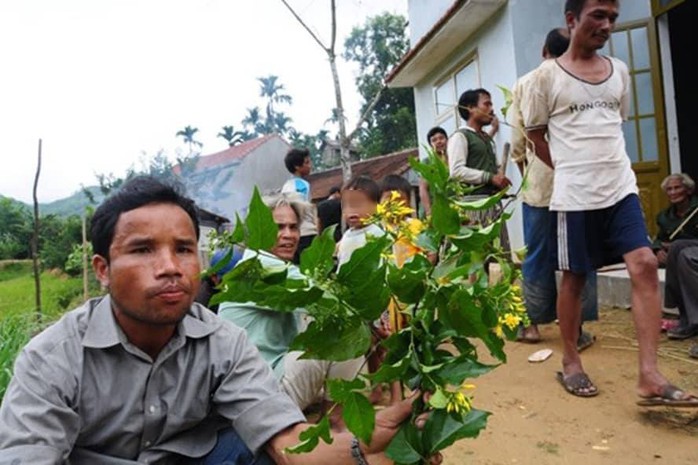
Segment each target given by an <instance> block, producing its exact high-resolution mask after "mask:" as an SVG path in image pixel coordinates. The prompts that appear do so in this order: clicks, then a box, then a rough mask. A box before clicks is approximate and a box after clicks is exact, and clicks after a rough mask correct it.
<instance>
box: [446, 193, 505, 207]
mask: <svg viewBox="0 0 698 465" xmlns="http://www.w3.org/2000/svg"><path fill="white" fill-rule="evenodd" d="M506 191H507V189H504V190H502V191H499V192H497V193H496V194H495V195H492V196H489V197H486V198H484V199H480V200H472V201H468V202H464V201H459V200H453V203H454V204H456V205H458V206H459V207H460V208H462V209H463V210H488V209H490V208H492V207H494V206H495V205H496V204H497V203H498V202H499V201H500V200H502V197H504V194H506Z"/></svg>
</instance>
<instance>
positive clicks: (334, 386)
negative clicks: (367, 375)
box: [327, 378, 366, 403]
mask: <svg viewBox="0 0 698 465" xmlns="http://www.w3.org/2000/svg"><path fill="white" fill-rule="evenodd" d="M365 388H366V384H365V383H364V382H363V381H361V379H359V378H354V379H341V378H332V379H328V380H327V391H328V392H329V393H330V398H331V399H332V400H334V401H335V402H340V403H341V402H345V401H346V400H347V398H348V397H349V396H350V395H351V394H352V392H354V391H357V390H362V389H365Z"/></svg>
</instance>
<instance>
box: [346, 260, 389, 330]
mask: <svg viewBox="0 0 698 465" xmlns="http://www.w3.org/2000/svg"><path fill="white" fill-rule="evenodd" d="M339 296H340V297H341V298H342V299H343V300H344V301H345V302H346V303H348V304H349V305H351V307H352V308H353V309H354V310H355V311H356V312H357V313H358V314H359V315H361V317H363V319H364V320H368V321H373V320H375V319H377V318H378V317H380V315H381V313H383V311H384V310H385V309H386V308H387V307H388V303H389V302H390V289H388V287H387V286H386V285H385V266H381V267H380V268H379V269H378V270H376V271H374V272H372V273H371V274H369V275H366V276H364V280H363V282H362V283H360V284H359V283H357V284H356V285H354V286H351V287H344V289H343V291H342V292H340V294H339Z"/></svg>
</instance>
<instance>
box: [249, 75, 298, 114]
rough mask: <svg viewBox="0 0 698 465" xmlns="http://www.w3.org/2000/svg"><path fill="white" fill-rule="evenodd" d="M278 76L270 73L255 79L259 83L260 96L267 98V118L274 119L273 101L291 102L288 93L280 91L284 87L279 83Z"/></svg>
mask: <svg viewBox="0 0 698 465" xmlns="http://www.w3.org/2000/svg"><path fill="white" fill-rule="evenodd" d="M278 79H279V77H278V76H274V75H273V74H270V75H269V76H267V77H260V78H257V80H258V81H259V83H260V86H261V88H260V93H259V95H260V96H261V97H264V98H266V99H267V108H266V110H267V120H269V121H274V119H275V118H274V116H275V112H274V104H275V103H288V104H289V105H290V104H291V102H293V99H292V98H291V96H290V95H288V94H284V93H282V92H283V91H284V90H285V89H284V85H283V84H279V83H278V82H277V81H278Z"/></svg>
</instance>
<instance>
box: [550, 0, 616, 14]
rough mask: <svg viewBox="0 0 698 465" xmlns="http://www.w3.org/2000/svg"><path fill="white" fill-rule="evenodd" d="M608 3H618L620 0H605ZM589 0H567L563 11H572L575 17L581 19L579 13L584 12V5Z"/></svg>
mask: <svg viewBox="0 0 698 465" xmlns="http://www.w3.org/2000/svg"><path fill="white" fill-rule="evenodd" d="M604 1H606V2H607V3H613V4H618V0H604ZM586 3H587V0H567V1H566V2H565V11H563V13H567V12H570V13H572V14H573V15H574V17H575V18H577V19H579V15H581V14H582V10H583V9H584V5H586Z"/></svg>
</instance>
